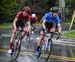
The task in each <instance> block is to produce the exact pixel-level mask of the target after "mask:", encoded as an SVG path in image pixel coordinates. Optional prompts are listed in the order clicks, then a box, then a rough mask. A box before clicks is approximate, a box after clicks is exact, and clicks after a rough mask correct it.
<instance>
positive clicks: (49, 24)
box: [35, 7, 61, 57]
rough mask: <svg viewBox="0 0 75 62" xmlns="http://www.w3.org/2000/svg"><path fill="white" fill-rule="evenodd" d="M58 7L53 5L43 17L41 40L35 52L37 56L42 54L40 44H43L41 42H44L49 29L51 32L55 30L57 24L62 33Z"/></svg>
mask: <svg viewBox="0 0 75 62" xmlns="http://www.w3.org/2000/svg"><path fill="white" fill-rule="evenodd" d="M58 11H59V10H58V8H57V7H52V8H51V9H50V12H49V13H46V14H45V15H44V16H43V18H42V30H41V33H40V34H41V35H40V37H39V40H38V43H37V51H36V53H35V55H36V56H37V57H39V56H40V51H39V49H40V46H41V43H42V40H43V39H44V35H45V32H46V31H47V30H48V31H49V32H51V33H53V32H54V31H55V25H54V24H56V26H57V31H58V32H59V33H61V24H60V22H61V20H60V18H59V15H58Z"/></svg>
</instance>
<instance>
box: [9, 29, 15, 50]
mask: <svg viewBox="0 0 75 62" xmlns="http://www.w3.org/2000/svg"><path fill="white" fill-rule="evenodd" d="M15 34H16V30H14V29H13V31H12V35H11V39H10V45H9V49H12V45H13V39H14V37H15Z"/></svg>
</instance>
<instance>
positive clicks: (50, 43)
mask: <svg viewBox="0 0 75 62" xmlns="http://www.w3.org/2000/svg"><path fill="white" fill-rule="evenodd" d="M48 42H49V48H50V51H49V54H48V57H47V58H46V61H45V62H47V61H48V59H49V57H50V54H51V52H52V40H51V39H48Z"/></svg>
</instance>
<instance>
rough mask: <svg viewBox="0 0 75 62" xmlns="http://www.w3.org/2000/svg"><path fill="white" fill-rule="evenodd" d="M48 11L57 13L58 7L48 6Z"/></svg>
mask: <svg viewBox="0 0 75 62" xmlns="http://www.w3.org/2000/svg"><path fill="white" fill-rule="evenodd" d="M50 11H51V12H56V13H58V11H59V9H58V8H57V7H52V8H50Z"/></svg>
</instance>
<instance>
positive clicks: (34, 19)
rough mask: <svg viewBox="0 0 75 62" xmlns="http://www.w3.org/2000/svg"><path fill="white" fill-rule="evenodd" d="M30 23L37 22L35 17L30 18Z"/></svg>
mask: <svg viewBox="0 0 75 62" xmlns="http://www.w3.org/2000/svg"><path fill="white" fill-rule="evenodd" d="M30 21H31V24H34V23H36V22H37V17H32V16H30Z"/></svg>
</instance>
